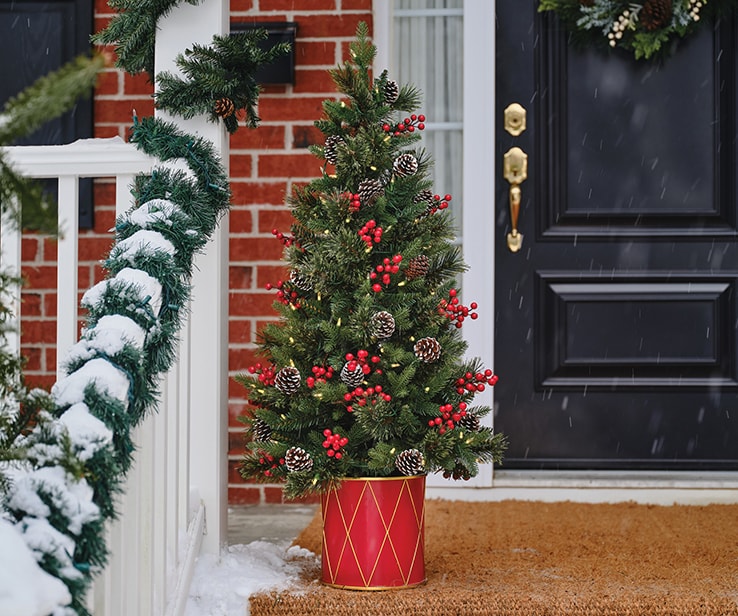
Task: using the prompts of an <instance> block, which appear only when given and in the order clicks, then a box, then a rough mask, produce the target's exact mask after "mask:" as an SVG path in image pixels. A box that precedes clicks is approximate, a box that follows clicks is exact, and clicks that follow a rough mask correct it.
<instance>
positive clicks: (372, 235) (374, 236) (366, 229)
mask: <svg viewBox="0 0 738 616" xmlns="http://www.w3.org/2000/svg"><path fill="white" fill-rule="evenodd" d="M357 233H358V234H359V237H360V238H361V239H362V241H363V242H364V243H365V244H366V245H367V248H371V247H372V244H373V243H374V244H379V242H381V241H382V233H383V231H382V227H378V226H377V223H376V221H375V220H370V221H368V222H367V223H366V224H365V225H364V226H363V227H362V228H361V229H359V230H358V231H357Z"/></svg>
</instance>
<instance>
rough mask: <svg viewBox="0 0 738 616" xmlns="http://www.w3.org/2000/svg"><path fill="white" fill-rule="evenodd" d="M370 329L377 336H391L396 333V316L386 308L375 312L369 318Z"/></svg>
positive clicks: (383, 337) (381, 337)
mask: <svg viewBox="0 0 738 616" xmlns="http://www.w3.org/2000/svg"><path fill="white" fill-rule="evenodd" d="M369 330H370V332H371V334H372V336H375V337H377V338H380V339H385V338H390V337H391V336H392V334H394V333H395V317H393V316H392V315H391V314H390V313H389V312H387V311H386V310H382V311H381V312H375V313H374V314H373V315H372V318H371V319H370V320H369Z"/></svg>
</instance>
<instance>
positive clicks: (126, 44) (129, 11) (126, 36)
mask: <svg viewBox="0 0 738 616" xmlns="http://www.w3.org/2000/svg"><path fill="white" fill-rule="evenodd" d="M181 1H182V0H146V1H145V2H142V1H141V0H108V6H110V8H112V9H115V10H116V11H117V15H115V16H114V17H113V18H112V19H111V20H110V23H109V24H108V26H107V28H105V29H103V30H101V31H100V32H98V33H97V34H95V35H93V37H92V42H93V43H96V44H98V45H114V46H115V53H116V55H117V56H118V58H117V60H116V66H118V67H119V68H122V69H123V70H125V71H126V72H127V73H130V74H131V75H135V74H137V73H143V72H144V71H145V72H147V73H148V74H149V80H150V81H152V82H153V81H154V46H155V44H156V26H157V23H158V22H159V19H161V18H162V17H164V16H166V15H168V14H169V13H170V12H171V10H172V9H173V8H175V7H176V6H177V5H178V4H179V3H180V2H181ZM186 1H187V3H188V4H199V3H200V0H186Z"/></svg>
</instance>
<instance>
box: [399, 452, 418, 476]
mask: <svg viewBox="0 0 738 616" xmlns="http://www.w3.org/2000/svg"><path fill="white" fill-rule="evenodd" d="M395 466H396V467H397V470H398V471H400V472H401V473H402V474H403V475H408V476H411V475H421V474H423V473H424V472H425V458H424V457H423V454H422V453H420V452H419V451H418V450H417V449H406V450H405V451H401V452H400V453H398V454H397V457H396V458H395Z"/></svg>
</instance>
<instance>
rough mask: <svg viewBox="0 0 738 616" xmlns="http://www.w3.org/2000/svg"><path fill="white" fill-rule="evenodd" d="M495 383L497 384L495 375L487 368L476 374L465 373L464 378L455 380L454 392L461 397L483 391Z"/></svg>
mask: <svg viewBox="0 0 738 616" xmlns="http://www.w3.org/2000/svg"><path fill="white" fill-rule="evenodd" d="M495 383H497V375H496V374H493V373H492V370H490V369H489V368H487V370H485V371H484V372H477V373H476V374H472V373H471V372H467V373H466V374H465V375H464V376H462V377H459V378H458V379H456V392H457V393H458V394H459V395H463V394H465V393H469V392H479V391H484V389H485V386H486V385H489V386H493V385H494V384H495Z"/></svg>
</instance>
